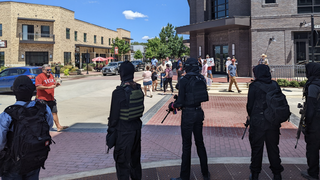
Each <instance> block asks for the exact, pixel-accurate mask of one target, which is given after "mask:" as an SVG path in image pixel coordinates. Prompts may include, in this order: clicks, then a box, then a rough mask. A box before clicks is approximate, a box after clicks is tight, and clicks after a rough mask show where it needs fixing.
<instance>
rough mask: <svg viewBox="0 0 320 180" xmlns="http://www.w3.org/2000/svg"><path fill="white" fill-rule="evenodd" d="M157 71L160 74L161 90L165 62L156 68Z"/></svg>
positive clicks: (164, 73)
mask: <svg viewBox="0 0 320 180" xmlns="http://www.w3.org/2000/svg"><path fill="white" fill-rule="evenodd" d="M157 70H158V71H159V72H160V89H161V90H162V86H164V81H165V77H164V76H165V75H166V72H165V70H166V62H165V61H164V60H162V64H161V65H159V66H158V68H157Z"/></svg>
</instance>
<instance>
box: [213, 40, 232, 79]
mask: <svg viewBox="0 0 320 180" xmlns="http://www.w3.org/2000/svg"><path fill="white" fill-rule="evenodd" d="M213 50H214V63H215V73H217V74H225V73H226V67H225V64H226V60H227V57H228V50H229V46H228V45H218V46H213Z"/></svg>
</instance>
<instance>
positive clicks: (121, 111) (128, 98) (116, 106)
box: [107, 61, 144, 180]
mask: <svg viewBox="0 0 320 180" xmlns="http://www.w3.org/2000/svg"><path fill="white" fill-rule="evenodd" d="M119 73H120V78H121V85H120V86H117V88H116V89H115V90H114V91H113V93H112V98H111V106H110V115H109V118H108V120H109V122H108V131H107V132H108V134H107V145H108V150H109V149H110V148H112V147H113V146H115V149H114V151H113V157H114V160H115V162H116V170H117V177H118V180H129V178H131V179H134V180H141V178H142V170H141V160H140V158H141V128H142V121H141V117H142V115H143V111H144V104H143V103H144V95H143V92H142V90H141V86H140V84H138V83H135V82H134V81H133V76H134V66H133V65H132V63H131V62H129V61H125V62H123V63H122V64H121V66H120V70H119Z"/></svg>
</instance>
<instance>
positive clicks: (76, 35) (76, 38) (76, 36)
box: [74, 31, 78, 41]
mask: <svg viewBox="0 0 320 180" xmlns="http://www.w3.org/2000/svg"><path fill="white" fill-rule="evenodd" d="M74 41H78V31H75V32H74Z"/></svg>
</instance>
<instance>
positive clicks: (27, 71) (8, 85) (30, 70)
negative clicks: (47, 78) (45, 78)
mask: <svg viewBox="0 0 320 180" xmlns="http://www.w3.org/2000/svg"><path fill="white" fill-rule="evenodd" d="M40 73H42V68H41V67H37V66H25V67H13V68H8V69H5V70H3V71H1V72H0V92H12V86H13V82H14V80H15V79H16V78H17V77H18V76H21V75H26V76H28V77H29V78H30V79H31V81H32V82H33V84H34V83H35V79H36V77H37V76H38V74H40Z"/></svg>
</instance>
